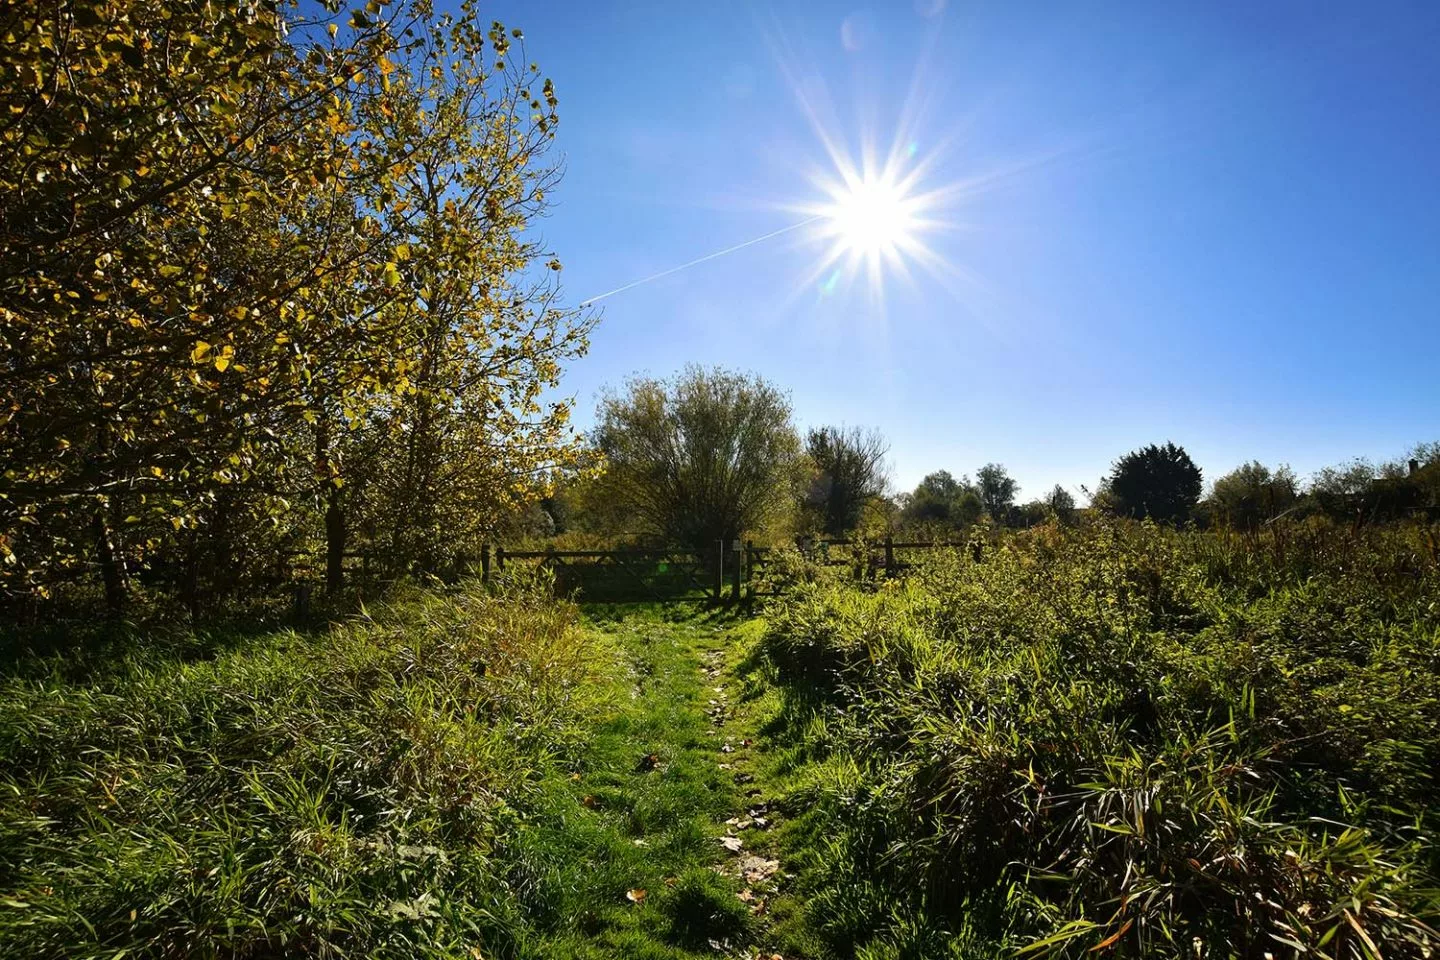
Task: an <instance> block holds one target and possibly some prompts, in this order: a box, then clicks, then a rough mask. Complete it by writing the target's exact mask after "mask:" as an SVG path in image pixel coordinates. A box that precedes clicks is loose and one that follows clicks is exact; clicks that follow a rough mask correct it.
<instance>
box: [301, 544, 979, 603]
mask: <svg viewBox="0 0 1440 960" xmlns="http://www.w3.org/2000/svg"><path fill="white" fill-rule="evenodd" d="M968 545H969V544H968V542H966V541H955V540H893V539H886V540H876V541H863V540H846V539H833V540H812V541H799V542H797V544H796V547H797V548H798V549H799V550H800V552H801V553H802V554H803V555H804V556H805V557H807V558H808V559H809V561H810V562H812V563H819V564H823V565H827V566H848V567H852V568H854V569H855V570H856V574H857V576H859V577H860V578H863V579H869V580H878V579H880V578H882V577H883V578H893V577H898V576H901V575H903V574H904V573H905V571H906V570H908V569H909V568H911V567H913V566H914V562H913V561H912V560H908V559H905V558H904V557H902V556H900V555H899V552H901V551H906V552H908V551H916V550H935V549H955V548H960V547H965V546H968ZM779 549H781V548H779V547H772V546H756V545H755V544H754V543H753V542H751V541H748V540H747V541H744V542H741V541H738V540H728V541H719V540H717V541H716V542H715V545H714V546H713V547H712V548H710V549H708V550H694V549H688V548H679V547H617V548H613V549H606V550H553V549H549V550H509V549H506V548H505V547H504V546H493V547H492V546H490V545H486V546H485V547H483V548H482V550H481V552H480V556H479V558H478V560H479V567H480V570H479V572H480V577H481V579H482V580H484V581H489V580H490V579H492V577H494V576H495V575H497V574H499V573H503V572H505V571H506V570H507V568H508V569H513V568H515V567H516V566H520V565H525V566H529V567H533V568H536V569H544V570H547V571H549V572H550V573H551V574H552V575H553V576H554V578H555V585H556V588H557V590H559V591H561V592H563V593H565V594H576V595H578V596H580V597H581V598H582V599H584V600H585V601H587V602H591V603H626V602H636V601H641V602H669V601H684V600H690V601H694V600H704V601H709V602H712V603H719V602H724V601H729V602H738V601H741V600H745V599H748V598H751V597H767V596H775V595H777V594H778V593H780V592H781V588H780V587H779V586H778V585H777V584H775V583H774V582H772V581H770V580H769V578H767V577H766V571H767V568H769V567H770V565H771V564H772V562H773V559H774V555H775V553H776V552H777V551H778V550H779ZM383 559H384V558H383V556H382V555H380V554H376V553H372V552H370V551H365V550H351V551H346V552H345V554H344V558H343V564H342V566H343V570H344V575H345V580H346V581H347V582H349V583H350V584H352V585H354V586H359V587H361V588H362V589H365V590H368V589H371V588H374V587H377V586H382V585H383V584H382V583H381V581H380V580H377V578H376V572H377V571H380V570H384V569H387V567H386V565H385V564H384V563H383ZM474 559H476V558H473V557H472V558H469V559H466V560H463V561H462V560H456V563H455V570H454V571H452V573H454V574H455V575H457V576H458V575H460V574H461V573H463V571H464V570H471V571H473V570H474V567H475V564H474V562H473V561H474ZM281 562H282V565H283V566H286V567H288V568H289V572H290V577H289V579H290V584H291V589H292V592H293V600H294V604H295V612H296V615H297V616H300V617H304V616H308V613H309V609H310V601H311V593H312V590H313V587H314V583H315V580H316V579H317V577H319V576H323V574H324V570H325V558H324V556H323V555H318V556H317V555H313V554H311V553H309V552H300V551H297V552H295V553H292V554H287V555H286V556H285V557H284V558H282V561H281Z"/></svg>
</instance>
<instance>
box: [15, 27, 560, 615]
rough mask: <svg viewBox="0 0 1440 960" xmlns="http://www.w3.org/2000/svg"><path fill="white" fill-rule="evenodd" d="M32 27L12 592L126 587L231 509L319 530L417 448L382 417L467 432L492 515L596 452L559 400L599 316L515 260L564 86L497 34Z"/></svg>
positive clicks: (419, 485)
mask: <svg viewBox="0 0 1440 960" xmlns="http://www.w3.org/2000/svg"><path fill="white" fill-rule="evenodd" d="M4 20H5V24H6V29H7V43H6V44H5V45H4V46H3V49H0V102H3V105H4V107H5V109H4V110H3V111H0V113H3V120H0V461H3V462H4V463H5V465H6V470H5V473H4V475H3V477H0V561H3V563H0V577H3V581H0V589H3V590H4V591H6V592H10V593H15V592H20V591H33V592H43V591H44V590H45V589H47V587H48V586H49V585H50V584H52V583H54V582H56V581H59V580H63V579H65V578H67V577H69V576H72V575H74V574H75V573H76V572H78V571H80V570H82V569H84V568H86V567H87V566H88V565H89V564H90V563H91V562H92V561H93V562H95V563H97V564H98V566H99V568H100V569H101V570H102V571H103V573H104V577H105V582H106V586H107V590H108V592H109V593H110V594H111V596H112V600H114V601H117V602H118V600H119V599H120V598H121V597H123V589H124V574H125V567H126V565H127V564H134V563H141V564H145V563H153V562H156V561H157V558H164V557H171V558H173V557H175V556H181V557H184V556H185V555H186V553H187V550H188V552H189V553H190V554H191V560H192V561H193V553H194V545H195V543H196V541H197V539H198V538H200V537H204V538H208V539H210V540H215V539H217V538H218V539H220V540H225V539H226V536H229V535H228V534H227V535H224V536H222V535H221V532H222V528H223V527H228V528H229V529H230V530H232V531H234V532H235V533H234V535H235V536H239V535H240V534H241V533H244V534H246V535H249V533H251V532H253V531H255V530H259V529H262V528H267V527H268V528H272V529H282V528H283V529H285V530H287V531H289V533H288V534H287V535H288V536H290V537H291V538H292V539H295V540H297V541H298V540H303V539H304V538H305V537H306V536H307V535H309V533H310V532H312V531H314V530H315V528H316V526H317V523H318V522H319V516H318V514H317V512H316V511H315V510H314V509H313V505H314V504H315V503H316V502H317V501H318V502H319V504H320V506H321V507H322V508H329V507H331V506H332V505H333V504H334V503H335V501H336V492H337V491H340V490H342V489H343V488H344V486H345V483H346V471H347V466H346V464H345V462H344V461H343V458H342V457H341V456H340V453H341V451H342V448H343V447H346V446H349V447H353V448H354V449H355V450H356V451H360V450H366V451H370V452H371V453H372V454H373V456H374V458H376V459H377V460H384V459H386V458H387V457H388V458H390V459H393V457H390V454H389V451H387V450H385V446H386V445H385V443H383V442H382V439H381V438H380V437H378V436H377V434H384V435H385V437H387V438H388V439H390V440H393V439H395V438H396V437H399V436H402V435H403V436H404V437H405V438H407V440H408V438H410V437H412V436H416V435H417V434H416V433H415V432H414V430H413V427H414V426H415V425H416V424H420V423H422V422H426V423H427V424H428V425H427V428H426V429H425V430H422V431H420V433H421V434H423V435H425V436H427V437H429V438H431V439H432V440H434V439H435V438H443V440H444V441H445V443H434V442H432V443H431V444H430V446H429V449H428V450H425V451H420V450H418V448H417V450H416V456H417V458H419V459H420V460H426V458H429V459H428V460H427V462H426V463H425V466H426V467H427V468H434V467H435V464H434V463H433V462H431V461H433V459H434V458H436V457H446V456H450V457H457V458H460V459H465V458H469V460H470V461H471V462H472V467H473V469H467V470H461V471H459V473H461V474H463V476H464V478H465V481H466V482H465V483H464V484H462V485H460V486H463V487H464V492H465V495H466V496H467V498H468V499H467V501H466V502H467V504H469V505H472V506H478V507H480V508H481V509H482V510H483V507H484V505H485V504H488V503H494V502H503V501H505V500H508V499H514V498H515V497H519V496H523V495H525V491H524V490H523V489H522V487H523V485H521V484H519V483H518V482H517V478H519V477H523V476H525V475H527V474H528V473H529V472H530V471H532V470H536V469H543V468H544V467H545V466H548V465H549V464H551V463H553V462H555V461H557V460H563V459H564V458H565V457H566V456H567V455H568V453H567V451H568V449H569V446H570V443H569V440H568V438H567V437H566V435H565V434H564V417H565V415H566V413H568V409H566V408H565V407H564V406H563V405H560V406H558V407H552V408H549V409H548V410H546V411H544V413H543V414H536V413H534V410H536V409H538V408H539V403H538V398H539V397H540V396H541V395H542V393H543V391H544V389H545V388H546V387H547V386H549V385H551V384H553V383H554V381H555V378H556V376H557V375H558V370H559V363H560V361H562V360H563V359H564V358H566V357H568V356H570V355H573V354H574V353H575V352H578V351H579V350H580V349H582V348H583V346H584V333H585V330H586V324H585V323H584V322H583V321H581V320H579V319H578V318H576V317H575V316H574V315H573V314H569V313H566V312H564V311H560V310H557V309H555V308H554V305H553V304H554V281H553V279H551V280H549V281H548V282H546V283H543V284H541V285H540V286H538V287H521V286H519V285H518V283H517V282H516V280H515V277H516V275H517V274H518V273H520V272H523V271H524V270H525V268H526V267H527V265H528V264H529V262H530V261H531V260H533V259H534V258H535V257H536V256H537V255H538V251H536V250H535V249H534V248H533V247H532V246H530V245H527V244H525V243H522V242H521V241H520V240H519V239H517V237H518V234H519V233H520V231H521V230H523V228H524V226H525V223H526V222H527V218H528V217H529V216H533V215H534V213H535V212H536V211H537V210H538V208H539V205H540V204H541V203H542V202H543V188H544V186H548V185H549V184H550V182H552V180H553V174H551V173H548V172H545V171H541V170H537V169H536V167H535V164H536V161H537V158H538V156H539V154H540V152H541V151H542V150H543V146H544V144H545V143H547V142H548V140H549V138H550V137H551V136H553V130H554V125H555V122H556V118H555V98H554V94H553V91H551V90H550V88H549V86H548V84H545V83H543V82H539V81H538V80H537V81H535V82H533V83H532V81H531V79H530V78H531V77H532V76H533V75H534V74H535V71H534V70H533V69H532V68H528V67H526V68H523V69H522V68H518V67H516V66H514V65H511V64H509V63H508V62H506V58H507V56H508V55H509V54H510V53H511V51H512V47H511V44H512V42H513V41H514V39H515V38H514V37H511V36H510V35H509V34H507V33H505V32H504V30H503V29H502V28H501V27H499V25H498V24H495V25H489V26H488V27H486V26H482V25H481V24H480V22H479V20H478V18H477V16H476V12H475V10H474V8H473V6H468V5H467V6H466V7H465V8H463V9H462V10H461V12H460V13H459V14H458V15H456V16H453V17H442V18H438V19H437V18H436V17H435V16H434V15H433V13H432V11H431V9H430V7H429V4H428V3H426V2H423V0H413V2H402V3H400V4H398V5H392V6H388V7H385V8H383V9H382V8H381V7H380V5H379V4H378V3H373V2H372V3H369V4H367V5H366V6H364V7H363V8H357V9H355V10H353V11H347V12H341V11H340V10H339V8H338V5H334V6H328V5H327V6H321V5H316V4H308V3H305V4H301V3H294V4H280V5H278V6H277V5H276V4H274V3H269V2H249V0H207V2H203V3H202V2H199V0H196V2H181V3H172V4H144V3H140V2H133V0H74V2H69V3H56V4H46V5H43V6H42V5H34V6H32V5H26V4H20V5H10V6H9V7H8V9H6V10H5V11H4ZM12 41H13V42H12ZM451 61H454V62H455V63H456V64H457V65H456V66H454V67H453V68H449V67H448V64H449V63H450V62H451ZM531 86H535V88H536V89H535V90H534V91H532V90H531ZM532 94H533V95H532ZM522 106H523V110H521V107H522ZM523 130H529V131H531V134H530V135H529V139H528V140H525V141H524V142H523V143H522V142H521V141H522V139H523V137H522V136H521V131H523ZM442 171H443V172H444V173H443V175H442V173H441V172H442ZM517 183H518V184H531V185H533V186H534V189H532V190H530V191H529V192H526V191H525V190H523V189H520V188H517V186H516V184H517ZM556 266H558V264H557V265H556ZM543 272H547V273H550V274H551V275H552V276H553V272H552V271H543ZM501 298H505V299H503V304H502V299H501ZM442 302H443V303H444V307H443V308H440V307H438V304H440V303H442ZM442 318H443V319H442ZM526 318H529V319H530V321H532V322H529V323H527V320H526ZM486 358H489V359H486ZM422 408H428V409H430V410H431V414H429V415H424V414H420V413H419V412H418V411H419V410H420V409H422ZM427 416H428V420H427ZM407 420H408V422H409V424H410V426H411V428H412V429H408V430H407V429H405V428H404V427H403V424H404V423H405V422H406V421H407ZM442 422H443V426H441V425H440V424H441V423H442ZM367 429H368V430H369V431H370V432H369V434H366V438H367V439H368V441H369V442H368V444H367V443H362V442H360V438H357V439H356V442H354V443H351V444H345V443H342V442H341V441H340V440H337V439H336V438H337V437H341V436H345V435H346V434H349V433H357V434H359V433H362V432H364V431H365V430H367ZM463 431H469V434H468V439H467V442H466V445H464V446H463V447H462V445H461V444H460V443H458V442H457V441H456V439H455V438H456V437H457V436H458V435H459V434H460V433H461V432H463ZM501 459H503V460H504V461H505V462H504V463H500V462H499V460H501ZM477 460H483V461H484V462H483V463H479V464H476V463H475V461H477ZM388 469H389V467H388V466H385V465H380V464H377V465H376V466H375V467H374V470H373V472H374V473H375V474H376V475H388V474H387V470H388ZM355 472H356V473H357V474H358V473H360V471H355ZM390 473H393V470H391V471H390ZM411 479H412V481H413V482H408V483H404V484H402V487H403V489H404V490H406V491H411V492H413V491H417V490H429V491H431V492H432V493H433V492H434V491H435V490H436V489H437V487H436V483H437V482H440V481H438V480H436V481H435V482H431V481H430V480H428V479H423V478H422V479H415V478H411ZM482 488H483V491H482ZM458 489H459V486H454V487H446V490H447V491H448V490H458ZM482 492H484V493H486V494H487V495H488V496H484V497H482V496H481V493H482ZM332 512H333V511H332ZM257 521H259V522H257ZM419 522H422V523H423V522H429V521H428V520H426V519H425V518H420V520H419ZM332 526H333V527H335V528H336V529H343V525H332ZM432 527H433V528H434V529H436V530H437V531H439V532H440V534H442V535H448V534H449V533H450V532H452V531H454V529H455V528H454V527H453V526H447V525H445V524H444V522H443V521H441V522H440V523H439V524H432ZM332 539H334V538H333V537H332ZM187 544H188V546H187ZM275 545H276V544H275V543H271V544H269V545H268V546H267V547H265V548H263V549H269V550H272V551H273V548H274V547H275ZM261 552H263V550H262V551H261ZM166 562H169V561H168V560H167V561H166ZM257 562H258V557H257ZM191 565H192V567H193V562H192V563H191Z"/></svg>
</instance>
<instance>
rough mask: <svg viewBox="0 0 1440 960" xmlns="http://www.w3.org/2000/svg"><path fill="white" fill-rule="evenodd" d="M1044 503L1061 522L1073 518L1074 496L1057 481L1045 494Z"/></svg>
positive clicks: (1066, 521)
mask: <svg viewBox="0 0 1440 960" xmlns="http://www.w3.org/2000/svg"><path fill="white" fill-rule="evenodd" d="M1045 505H1046V506H1047V507H1049V508H1050V510H1051V511H1052V512H1053V513H1054V514H1055V516H1056V517H1058V518H1059V519H1060V522H1061V523H1069V522H1070V521H1071V520H1073V519H1075V497H1074V495H1072V494H1071V493H1070V491H1069V490H1066V489H1065V488H1064V487H1062V486H1060V484H1058V483H1057V484H1055V486H1054V488H1053V489H1051V491H1050V492H1049V493H1047V494H1046V495H1045Z"/></svg>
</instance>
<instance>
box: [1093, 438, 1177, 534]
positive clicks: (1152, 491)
mask: <svg viewBox="0 0 1440 960" xmlns="http://www.w3.org/2000/svg"><path fill="white" fill-rule="evenodd" d="M1105 486H1106V490H1107V492H1108V494H1109V496H1110V497H1111V498H1112V500H1113V502H1114V504H1115V507H1116V509H1117V510H1119V512H1121V513H1124V514H1126V515H1128V516H1132V517H1138V518H1147V517H1148V518H1150V519H1153V520H1157V521H1159V522H1161V523H1178V522H1183V521H1184V520H1187V519H1189V517H1190V515H1191V512H1192V511H1193V510H1194V509H1195V505H1196V504H1197V503H1198V502H1199V501H1200V488H1201V477H1200V468H1199V467H1197V466H1195V462H1194V461H1193V460H1191V459H1190V454H1188V453H1186V452H1185V448H1184V447H1179V446H1176V445H1175V444H1174V443H1166V444H1165V445H1163V446H1158V445H1156V444H1153V443H1152V444H1150V445H1149V446H1145V447H1141V448H1140V449H1139V450H1134V451H1131V452H1130V453H1127V454H1126V455H1125V456H1123V457H1121V458H1120V459H1119V460H1117V461H1115V465H1114V468H1113V469H1112V470H1111V472H1110V476H1109V477H1108V478H1107V480H1106V483H1105Z"/></svg>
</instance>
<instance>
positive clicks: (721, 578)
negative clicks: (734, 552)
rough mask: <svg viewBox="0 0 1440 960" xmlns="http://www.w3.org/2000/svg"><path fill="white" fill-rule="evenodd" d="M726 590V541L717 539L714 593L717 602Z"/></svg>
mask: <svg viewBox="0 0 1440 960" xmlns="http://www.w3.org/2000/svg"><path fill="white" fill-rule="evenodd" d="M724 592H725V541H724V540H716V541H715V588H714V591H713V593H712V595H713V596H714V598H715V600H716V602H717V603H718V602H719V601H720V599H721V596H722V594H724Z"/></svg>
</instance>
